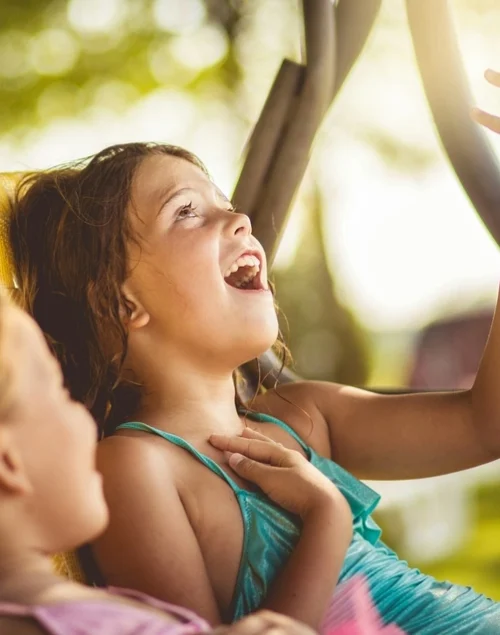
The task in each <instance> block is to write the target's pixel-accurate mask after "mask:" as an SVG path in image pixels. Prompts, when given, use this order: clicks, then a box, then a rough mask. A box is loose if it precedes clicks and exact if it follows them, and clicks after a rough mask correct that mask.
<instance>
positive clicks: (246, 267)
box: [224, 252, 268, 291]
mask: <svg viewBox="0 0 500 635" xmlns="http://www.w3.org/2000/svg"><path fill="white" fill-rule="evenodd" d="M224 280H225V282H226V283H227V284H228V285H229V286H230V287H234V288H235V289H240V290H242V291H266V290H267V289H268V286H267V282H265V281H263V280H262V270H261V258H260V255H259V254H257V253H251V252H248V253H244V254H243V255H241V256H240V257H239V258H238V259H237V260H236V261H235V262H234V263H233V264H232V265H231V267H229V269H228V270H227V271H226V272H225V274H224Z"/></svg>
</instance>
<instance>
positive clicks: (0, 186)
mask: <svg viewBox="0 0 500 635" xmlns="http://www.w3.org/2000/svg"><path fill="white" fill-rule="evenodd" d="M22 176H23V175H22V174H21V173H16V172H12V173H4V174H1V173H0V285H1V286H3V287H6V288H7V289H13V288H14V287H15V284H14V263H13V259H12V249H11V247H10V244H9V233H8V232H9V218H10V213H11V202H12V200H13V196H14V192H15V188H16V185H17V183H19V181H20V179H21V178H22ZM53 560H54V569H55V570H56V571H57V573H59V574H61V575H64V576H66V577H68V578H70V579H71V580H76V581H78V582H85V576H84V574H83V571H82V568H81V566H80V563H79V561H78V557H77V554H76V552H70V553H60V554H57V555H55V556H54V559H53Z"/></svg>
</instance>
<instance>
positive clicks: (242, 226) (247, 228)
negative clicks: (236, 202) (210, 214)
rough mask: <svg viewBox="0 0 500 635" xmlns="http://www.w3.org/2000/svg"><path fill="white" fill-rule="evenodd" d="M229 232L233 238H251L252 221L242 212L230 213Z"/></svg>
mask: <svg viewBox="0 0 500 635" xmlns="http://www.w3.org/2000/svg"><path fill="white" fill-rule="evenodd" d="M228 213H229V217H228V218H229V221H228V225H227V231H228V232H229V233H230V234H231V236H249V235H250V234H251V233H252V221H251V220H250V218H249V217H248V216H247V215H246V214H243V213H242V212H228Z"/></svg>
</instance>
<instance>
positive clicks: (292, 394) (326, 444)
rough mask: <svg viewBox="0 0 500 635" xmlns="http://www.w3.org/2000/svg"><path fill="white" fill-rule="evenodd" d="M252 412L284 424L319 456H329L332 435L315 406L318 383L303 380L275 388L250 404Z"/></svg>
mask: <svg viewBox="0 0 500 635" xmlns="http://www.w3.org/2000/svg"><path fill="white" fill-rule="evenodd" d="M251 409H252V410H253V411H255V412H260V413H262V414H265V415H269V416H271V417H274V418H276V419H279V420H280V421H283V422H284V423H286V424H287V425H288V426H290V428H292V430H293V431H294V432H295V433H296V434H297V435H298V436H299V437H300V438H301V439H302V440H303V441H304V443H306V444H307V445H308V446H310V447H311V448H312V449H313V450H315V451H316V452H317V453H318V454H321V455H322V456H327V457H330V455H331V449H330V436H329V431H328V426H327V424H326V421H325V418H324V416H323V415H322V413H321V411H320V410H319V408H318V406H317V404H316V400H315V382H312V381H307V380H304V381H296V382H291V383H288V384H281V385H279V386H276V387H275V388H272V389H270V390H267V391H266V392H264V393H262V394H260V395H258V396H257V397H256V398H255V399H254V400H253V401H252V402H251ZM285 434H286V433H285ZM280 436H281V435H280ZM273 437H274V435H273ZM275 440H277V441H279V442H281V443H283V441H282V440H281V439H275ZM285 445H288V444H286V443H285Z"/></svg>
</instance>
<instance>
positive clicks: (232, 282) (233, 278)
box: [224, 267, 253, 290]
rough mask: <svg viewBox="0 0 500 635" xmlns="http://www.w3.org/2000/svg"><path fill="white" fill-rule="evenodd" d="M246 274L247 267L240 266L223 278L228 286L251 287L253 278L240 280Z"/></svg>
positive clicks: (237, 287) (243, 288)
mask: <svg viewBox="0 0 500 635" xmlns="http://www.w3.org/2000/svg"><path fill="white" fill-rule="evenodd" d="M247 275H248V268H247V267H240V268H239V269H238V270H237V271H235V272H234V273H232V274H231V275H230V276H228V277H227V278H224V280H225V281H226V282H227V284H228V285H229V286H230V287H234V288H235V289H242V290H245V289H253V279H252V280H250V281H249V282H242V280H243V278H245V277H246V276H247Z"/></svg>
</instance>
